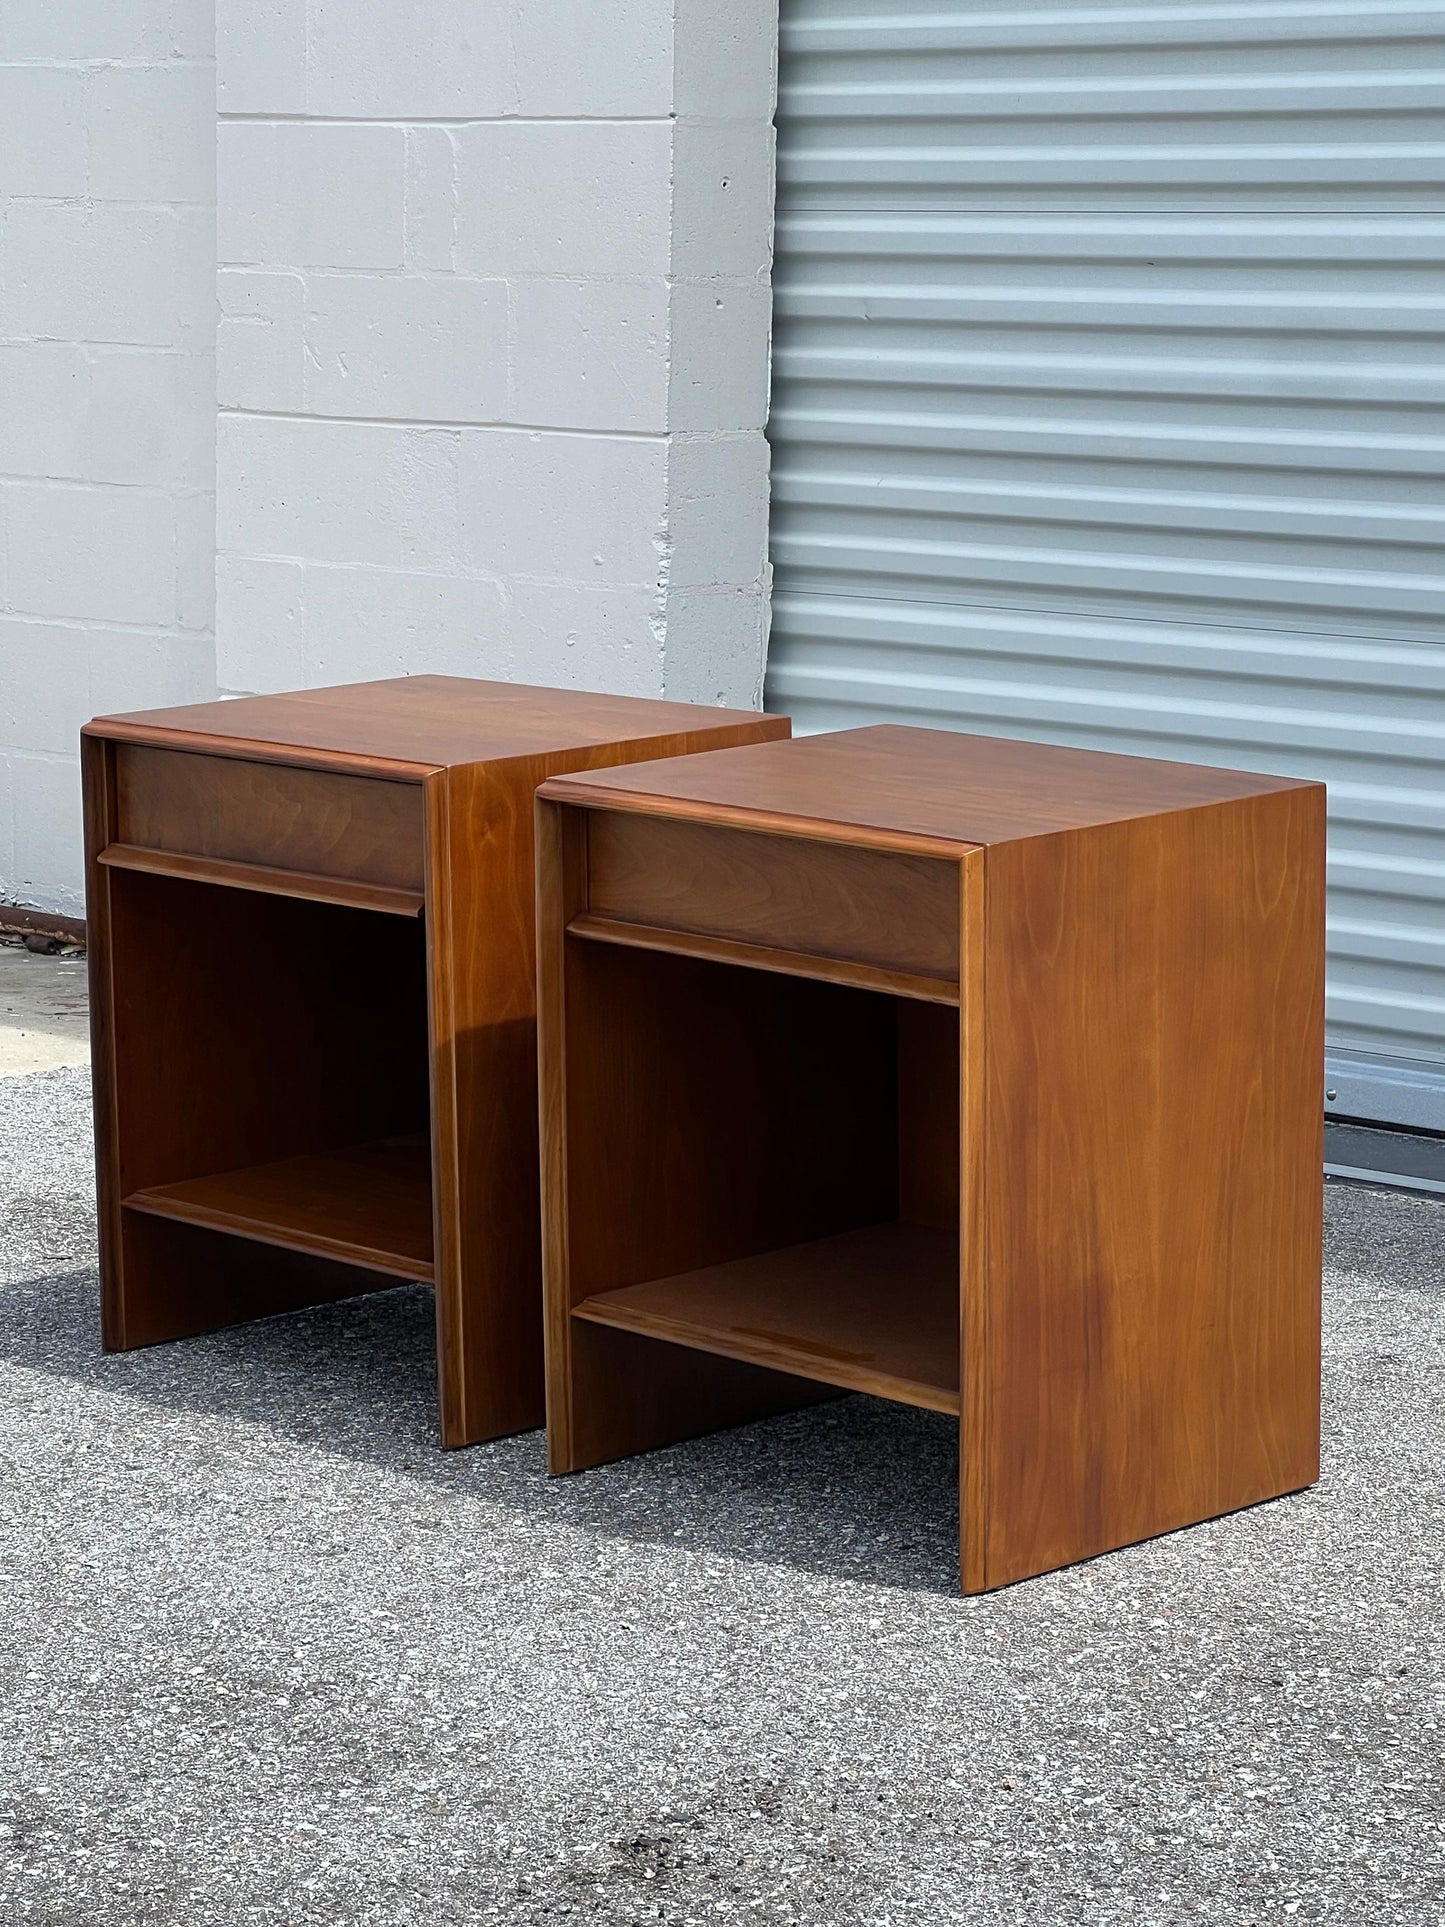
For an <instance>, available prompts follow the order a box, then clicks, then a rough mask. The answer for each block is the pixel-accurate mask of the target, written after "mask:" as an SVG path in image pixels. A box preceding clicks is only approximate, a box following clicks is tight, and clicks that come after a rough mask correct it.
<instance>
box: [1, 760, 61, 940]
mask: <svg viewBox="0 0 1445 1927" xmlns="http://www.w3.org/2000/svg"><path fill="white" fill-rule="evenodd" d="M19 898H20V891H19V887H18V879H17V876H16V871H15V754H14V752H13V751H12V750H9V749H6V748H4V747H0V899H3V900H4V901H6V902H10V903H14V902H17V901H19ZM54 907H55V906H54V905H53V904H50V905H47V908H49V909H54Z"/></svg>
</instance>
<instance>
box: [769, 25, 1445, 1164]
mask: <svg viewBox="0 0 1445 1927" xmlns="http://www.w3.org/2000/svg"><path fill="white" fill-rule="evenodd" d="M782 26H783V64H782V89H781V106H780V114H779V123H780V143H781V148H780V187H779V204H778V263H777V341H776V357H775V373H774V400H773V425H772V436H773V446H774V486H775V511H774V516H775V520H774V534H773V561H774V565H775V568H776V572H777V574H776V597H775V603H774V620H773V643H772V656H771V668H770V678H769V687H768V695H769V698H770V701H771V703H772V704H773V705H774V706H776V707H779V708H783V709H787V710H791V711H792V712H793V714H794V715H795V717H796V718H797V719H798V725H799V727H800V728H801V729H833V728H840V727H845V726H848V725H852V724H855V723H859V722H865V721H877V720H881V719H885V718H887V719H891V720H902V721H911V722H929V723H933V724H938V723H944V724H951V725H954V726H956V727H959V728H974V729H980V730H985V731H993V732H996V733H1001V734H1007V735H1017V736H1029V737H1037V738H1041V739H1047V740H1049V741H1053V742H1065V743H1076V744H1080V745H1083V746H1096V747H1100V748H1110V749H1123V750H1129V751H1133V752H1135V753H1140V754H1145V755H1158V756H1172V757H1179V758H1183V759H1186V760H1189V759H1194V760H1197V761H1200V762H1212V763H1233V764H1237V765H1240V766H1243V767H1246V768H1253V769H1263V770H1271V771H1277V772H1280V773H1285V774H1297V775H1301V776H1315V777H1323V778H1325V779H1326V780H1327V781H1328V783H1329V785H1330V794H1331V804H1332V810H1333V822H1334V837H1333V849H1332V872H1331V874H1332V882H1333V900H1332V924H1331V938H1330V941H1331V956H1332V962H1331V977H1330V995H1329V1012H1330V1035H1331V1043H1332V1051H1333V1054H1332V1058H1331V1078H1330V1087H1331V1089H1333V1090H1335V1091H1336V1092H1337V1093H1338V1095H1337V1097H1336V1100H1335V1103H1334V1105H1333V1107H1332V1108H1333V1109H1334V1110H1335V1111H1336V1112H1337V1113H1351V1114H1353V1115H1356V1116H1366V1117H1375V1118H1384V1119H1390V1120H1394V1121H1396V1122H1402V1123H1415V1124H1423V1125H1427V1126H1432V1127H1434V1128H1440V1129H1445V565H1442V546H1441V536H1442V531H1445V270H1442V257H1445V218H1442V217H1445V121H1442V118H1441V115H1442V109H1445V6H1439V5H1433V4H1432V5H1421V4H1415V5H1412V4H1409V0H1405V4H1400V5H1383V4H1379V5H1365V4H1362V3H1361V0H1350V3H1349V4H1330V3H1329V0H1315V3H1314V4H1311V5H1302V4H1291V3H1290V0H1235V3H1234V4H1211V3H1210V0H1201V3H1200V4H1191V3H1190V0H1163V3H1162V4H1148V5H1140V4H1134V5H1128V4H1124V5H1117V6H1103V5H1084V4H1081V3H1080V0H1052V3H1051V4H1048V5H1042V4H1039V0H1031V3H1030V4H1023V5H1013V6H1007V7H1005V6H1003V5H1001V4H995V5H986V4H967V3H966V0H933V4H931V5H928V6H927V7H920V8H918V9H917V10H916V11H915V10H912V9H909V10H905V9H903V8H901V7H900V8H893V7H890V6H887V5H886V4H884V0H872V4H871V5H864V4H859V0H782Z"/></svg>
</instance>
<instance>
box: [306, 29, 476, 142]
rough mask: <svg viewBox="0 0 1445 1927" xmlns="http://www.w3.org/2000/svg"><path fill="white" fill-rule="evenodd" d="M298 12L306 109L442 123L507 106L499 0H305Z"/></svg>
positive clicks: (326, 112)
mask: <svg viewBox="0 0 1445 1927" xmlns="http://www.w3.org/2000/svg"><path fill="white" fill-rule="evenodd" d="M306 14H307V45H308V54H307V79H306V107H307V111H308V113H312V114H328V115H331V114H340V115H356V116H358V117H362V118H377V119H380V118H385V119H387V120H444V119H450V118H452V117H457V118H462V117H464V116H465V117H469V118H482V117H486V116H490V115H495V114H503V113H506V112H508V111H509V110H510V109H511V106H512V86H511V73H510V64H511V63H510V53H509V48H508V44H507V28H508V19H507V8H506V7H505V6H503V5H502V4H500V0H483V3H482V4H478V0H388V4H387V5H385V6H369V7H363V6H357V5H355V4H350V3H347V4H344V3H343V0H308V4H307V7H306Z"/></svg>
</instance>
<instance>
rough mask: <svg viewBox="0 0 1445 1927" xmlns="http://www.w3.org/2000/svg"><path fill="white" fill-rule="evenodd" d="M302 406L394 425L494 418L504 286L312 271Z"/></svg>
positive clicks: (502, 373) (503, 372)
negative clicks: (394, 421)
mask: <svg viewBox="0 0 1445 1927" xmlns="http://www.w3.org/2000/svg"><path fill="white" fill-rule="evenodd" d="M306 293H307V314H306V377H305V397H306V408H307V410H308V411H309V412H311V413H314V414H318V415H351V416H369V417H383V418H391V419H398V420H405V419H410V420H413V421H442V422H487V421H497V420H499V419H500V418H501V417H502V415H503V413H504V409H505V403H506V392H507V284H506V282H505V281H467V280H461V279H457V278H453V277H452V276H450V275H394V274H393V275H363V274H313V275H311V276H309V277H308V280H307V284H306Z"/></svg>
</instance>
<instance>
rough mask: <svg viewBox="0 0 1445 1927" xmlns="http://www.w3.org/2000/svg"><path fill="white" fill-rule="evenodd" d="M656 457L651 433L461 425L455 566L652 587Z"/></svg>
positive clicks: (657, 521)
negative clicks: (638, 436)
mask: <svg viewBox="0 0 1445 1927" xmlns="http://www.w3.org/2000/svg"><path fill="white" fill-rule="evenodd" d="M666 460H667V449H666V444H665V443H664V442H663V441H662V440H661V439H658V440H651V441H624V440H621V439H619V438H614V437H612V436H607V435H568V434H563V433H555V434H553V433H547V434H528V433H526V432H524V431H522V430H517V429H495V428H494V429H486V428H476V429H466V430H463V432H462V438H461V555H462V559H463V567H464V568H465V569H466V571H467V572H468V573H470V574H476V575H487V576H506V577H511V576H519V575H521V576H531V577H534V578H538V579H541V580H548V581H554V582H555V581H562V582H574V583H579V584H587V585H589V586H591V585H596V586H599V587H600V586H603V585H605V584H609V583H619V582H632V583H645V584H652V583H655V582H656V581H657V580H658V571H659V568H660V567H661V561H662V546H663V520H664V514H665V507H666V504H665V491H666V481H667V468H666Z"/></svg>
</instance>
